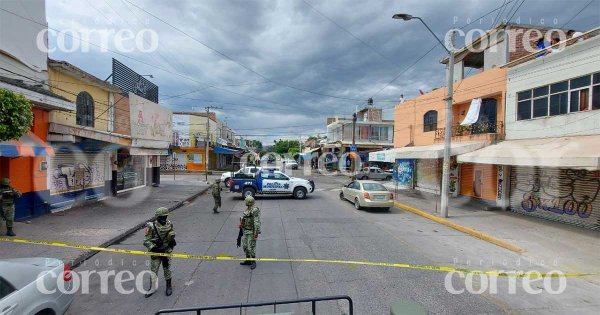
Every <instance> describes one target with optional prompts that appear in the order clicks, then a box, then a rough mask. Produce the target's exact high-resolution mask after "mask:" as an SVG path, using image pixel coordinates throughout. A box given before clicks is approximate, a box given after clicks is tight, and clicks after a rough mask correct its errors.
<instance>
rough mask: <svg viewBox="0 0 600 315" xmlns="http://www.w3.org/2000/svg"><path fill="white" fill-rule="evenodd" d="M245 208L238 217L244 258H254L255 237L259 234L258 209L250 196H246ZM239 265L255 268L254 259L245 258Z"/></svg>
mask: <svg viewBox="0 0 600 315" xmlns="http://www.w3.org/2000/svg"><path fill="white" fill-rule="evenodd" d="M245 201H246V210H244V212H243V213H242V217H241V218H240V228H241V229H242V230H243V235H242V244H243V245H244V252H245V253H246V258H256V239H257V238H258V235H259V234H260V209H259V208H258V207H257V206H255V205H254V198H253V197H252V196H248V197H246V200H245ZM240 265H250V268H251V269H254V268H256V261H255V260H245V261H243V262H241V263H240Z"/></svg>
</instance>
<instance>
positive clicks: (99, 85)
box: [47, 59, 145, 210]
mask: <svg viewBox="0 0 600 315" xmlns="http://www.w3.org/2000/svg"><path fill="white" fill-rule="evenodd" d="M48 69H49V70H48V82H49V85H50V86H51V90H52V91H53V92H54V93H56V94H58V95H60V96H62V97H64V98H66V99H68V100H70V101H71V102H73V104H74V105H75V106H74V107H75V111H73V112H52V113H50V117H49V126H48V141H49V142H50V144H51V145H52V147H53V148H54V151H55V155H54V156H53V157H51V158H49V159H48V179H47V181H48V189H49V191H50V198H49V201H48V203H49V205H50V209H51V210H55V209H65V208H69V207H71V206H72V205H73V204H76V203H79V202H80V201H86V200H90V199H97V198H101V197H104V196H106V195H109V194H110V193H111V188H113V170H114V169H113V167H114V166H113V163H114V161H115V160H116V154H117V151H118V150H119V149H121V148H129V147H130V146H131V136H130V134H129V129H127V128H122V127H117V126H115V121H116V118H118V117H120V116H126V119H122V120H121V121H126V122H127V125H129V111H125V110H124V109H123V105H125V106H127V107H128V106H129V103H128V102H126V103H125V104H124V103H123V101H124V100H123V97H121V95H119V93H120V92H121V90H120V89H119V88H118V87H117V86H115V85H112V84H110V83H108V82H105V81H104V80H101V79H99V78H97V77H95V76H93V75H91V74H89V73H87V72H85V71H83V70H81V69H79V68H78V67H76V66H74V65H72V64H70V63H68V62H66V61H58V60H51V59H50V60H48ZM144 167H145V165H144ZM143 172H145V168H144V171H143ZM141 176H145V174H142V175H141Z"/></svg>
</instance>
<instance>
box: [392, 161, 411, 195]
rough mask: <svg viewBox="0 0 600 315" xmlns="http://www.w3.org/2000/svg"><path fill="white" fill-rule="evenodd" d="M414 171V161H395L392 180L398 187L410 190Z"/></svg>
mask: <svg viewBox="0 0 600 315" xmlns="http://www.w3.org/2000/svg"><path fill="white" fill-rule="evenodd" d="M414 169H415V160H396V167H395V168H394V179H395V180H396V181H398V185H400V186H402V187H407V188H411V187H412V183H413V173H414Z"/></svg>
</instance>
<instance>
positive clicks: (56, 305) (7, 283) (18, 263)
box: [0, 257, 74, 315]
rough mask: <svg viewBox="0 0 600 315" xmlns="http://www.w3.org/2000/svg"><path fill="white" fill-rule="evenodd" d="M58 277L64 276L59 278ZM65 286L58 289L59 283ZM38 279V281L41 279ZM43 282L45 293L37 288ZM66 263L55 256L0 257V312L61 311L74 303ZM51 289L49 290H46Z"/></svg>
mask: <svg viewBox="0 0 600 315" xmlns="http://www.w3.org/2000/svg"><path fill="white" fill-rule="evenodd" d="M57 277H63V279H60V280H61V281H59V279H58V278H57ZM62 280H64V288H60V289H59V288H58V286H59V283H60V284H61V285H62V283H63V281H62ZM40 281H41V282H40ZM36 282H40V285H41V284H43V285H44V286H45V289H46V290H47V292H42V291H40V290H39V289H38V283H36ZM72 288H73V282H72V275H71V270H70V268H69V265H67V264H64V263H63V262H62V261H60V260H58V259H55V258H43V257H36V258H16V259H3V260H0V314H2V315H5V314H6V315H8V314H14V315H21V314H24V315H25V314H27V315H42V314H64V313H65V312H66V310H67V309H68V308H69V306H70V305H71V303H72V302H73V296H74V295H73V294H67V293H64V292H70V291H72ZM48 292H52V293H48Z"/></svg>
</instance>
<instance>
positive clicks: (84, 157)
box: [48, 153, 106, 195]
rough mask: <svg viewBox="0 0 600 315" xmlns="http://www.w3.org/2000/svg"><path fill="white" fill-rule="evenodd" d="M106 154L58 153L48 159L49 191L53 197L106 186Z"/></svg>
mask: <svg viewBox="0 0 600 315" xmlns="http://www.w3.org/2000/svg"><path fill="white" fill-rule="evenodd" d="M105 171H106V159H105V157H104V154H85V153H56V154H55V156H53V157H50V158H48V189H49V190H50V194H51V195H56V194H62V193H67V192H76V191H81V190H84V189H88V188H93V187H102V186H104V181H105V177H106V176H105Z"/></svg>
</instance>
